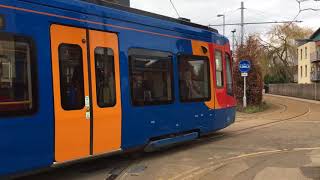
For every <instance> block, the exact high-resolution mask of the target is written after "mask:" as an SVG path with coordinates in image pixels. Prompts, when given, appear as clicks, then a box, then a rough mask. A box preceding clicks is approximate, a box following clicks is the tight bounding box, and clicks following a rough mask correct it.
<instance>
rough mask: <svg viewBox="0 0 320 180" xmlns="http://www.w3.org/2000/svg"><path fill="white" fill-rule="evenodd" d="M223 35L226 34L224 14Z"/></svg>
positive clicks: (224, 17)
mask: <svg viewBox="0 0 320 180" xmlns="http://www.w3.org/2000/svg"><path fill="white" fill-rule="evenodd" d="M223 35H224V36H225V35H226V16H225V15H223Z"/></svg>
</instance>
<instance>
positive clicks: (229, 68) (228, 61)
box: [226, 54, 233, 96]
mask: <svg viewBox="0 0 320 180" xmlns="http://www.w3.org/2000/svg"><path fill="white" fill-rule="evenodd" d="M226 71H227V72H226V73H227V94H228V95H230V96H233V79H232V60H231V58H230V55H229V54H226Z"/></svg>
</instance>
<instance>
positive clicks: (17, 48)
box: [0, 0, 236, 176]
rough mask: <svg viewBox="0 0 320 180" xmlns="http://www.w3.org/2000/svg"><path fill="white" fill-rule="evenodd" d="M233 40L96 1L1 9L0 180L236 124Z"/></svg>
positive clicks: (46, 1) (24, 3) (16, 3)
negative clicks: (230, 42) (11, 175)
mask: <svg viewBox="0 0 320 180" xmlns="http://www.w3.org/2000/svg"><path fill="white" fill-rule="evenodd" d="M235 106H236V101H235V98H234V93H233V84H232V57H231V53H230V45H229V41H228V40H227V39H226V38H225V37H223V36H221V35H220V34H219V33H218V32H217V31H216V30H214V29H211V28H208V27H206V26H201V25H198V24H194V23H191V22H188V21H185V20H178V19H173V18H169V17H165V16H161V15H156V14H152V13H148V12H144V11H140V10H135V9H131V8H127V7H122V6H119V5H114V4H109V3H105V2H103V1H99V0H98V1H97V0H68V1H65V0H41V1H39V0H2V1H1V2H0V137H1V141H0V175H1V176H5V175H10V174H17V173H24V172H29V171H33V170H37V169H41V168H46V167H50V166H52V165H54V164H60V163H62V164H63V163H65V162H69V161H73V160H78V159H83V158H87V157H91V156H96V155H101V154H108V153H115V152H122V151H127V150H130V149H134V148H139V147H140V148H141V147H144V148H145V149H146V150H152V149H154V148H158V147H162V146H166V145H169V144H172V143H178V142H184V141H187V140H192V139H196V138H198V137H199V136H201V135H204V134H208V133H210V132H214V131H217V130H220V129H223V128H225V127H227V126H229V125H230V124H232V123H233V122H234V120H235V111H236V110H235Z"/></svg>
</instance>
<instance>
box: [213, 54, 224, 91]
mask: <svg viewBox="0 0 320 180" xmlns="http://www.w3.org/2000/svg"><path fill="white" fill-rule="evenodd" d="M215 61H216V81H217V87H218V88H223V86H224V79H223V78H224V77H223V62H222V52H221V51H218V50H216V51H215Z"/></svg>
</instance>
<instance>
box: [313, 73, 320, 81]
mask: <svg viewBox="0 0 320 180" xmlns="http://www.w3.org/2000/svg"><path fill="white" fill-rule="evenodd" d="M311 81H320V71H314V72H311Z"/></svg>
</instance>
